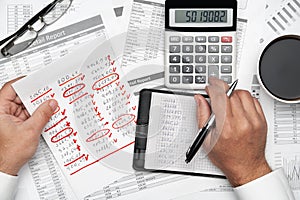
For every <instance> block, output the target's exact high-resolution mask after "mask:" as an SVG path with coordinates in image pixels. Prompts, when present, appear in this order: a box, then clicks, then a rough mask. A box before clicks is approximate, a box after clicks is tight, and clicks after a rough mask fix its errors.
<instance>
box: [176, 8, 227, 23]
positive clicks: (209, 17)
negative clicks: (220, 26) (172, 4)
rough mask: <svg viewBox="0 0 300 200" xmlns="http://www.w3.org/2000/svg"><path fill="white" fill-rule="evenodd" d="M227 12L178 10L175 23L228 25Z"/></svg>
mask: <svg viewBox="0 0 300 200" xmlns="http://www.w3.org/2000/svg"><path fill="white" fill-rule="evenodd" d="M227 16H228V14H227V10H176V11H175V23H227V21H228V20H227Z"/></svg>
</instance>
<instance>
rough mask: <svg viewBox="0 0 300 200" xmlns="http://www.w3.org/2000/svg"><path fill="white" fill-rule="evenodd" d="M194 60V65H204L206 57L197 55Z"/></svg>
mask: <svg viewBox="0 0 300 200" xmlns="http://www.w3.org/2000/svg"><path fill="white" fill-rule="evenodd" d="M195 59H196V63H206V56H202V55H197V56H196V57H195Z"/></svg>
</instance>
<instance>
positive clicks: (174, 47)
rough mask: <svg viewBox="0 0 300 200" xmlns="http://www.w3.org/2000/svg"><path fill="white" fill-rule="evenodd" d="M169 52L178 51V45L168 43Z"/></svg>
mask: <svg viewBox="0 0 300 200" xmlns="http://www.w3.org/2000/svg"><path fill="white" fill-rule="evenodd" d="M170 53H180V45H170Z"/></svg>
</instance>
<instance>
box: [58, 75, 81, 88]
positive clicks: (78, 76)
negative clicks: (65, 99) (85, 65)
mask: <svg viewBox="0 0 300 200" xmlns="http://www.w3.org/2000/svg"><path fill="white" fill-rule="evenodd" d="M81 75H82V73H80V74H78V75H77V76H75V77H73V78H71V79H69V80H67V81H66V82H64V83H61V84H59V86H63V85H65V84H67V83H69V82H70V81H72V80H74V79H76V78H78V77H80V76H81Z"/></svg>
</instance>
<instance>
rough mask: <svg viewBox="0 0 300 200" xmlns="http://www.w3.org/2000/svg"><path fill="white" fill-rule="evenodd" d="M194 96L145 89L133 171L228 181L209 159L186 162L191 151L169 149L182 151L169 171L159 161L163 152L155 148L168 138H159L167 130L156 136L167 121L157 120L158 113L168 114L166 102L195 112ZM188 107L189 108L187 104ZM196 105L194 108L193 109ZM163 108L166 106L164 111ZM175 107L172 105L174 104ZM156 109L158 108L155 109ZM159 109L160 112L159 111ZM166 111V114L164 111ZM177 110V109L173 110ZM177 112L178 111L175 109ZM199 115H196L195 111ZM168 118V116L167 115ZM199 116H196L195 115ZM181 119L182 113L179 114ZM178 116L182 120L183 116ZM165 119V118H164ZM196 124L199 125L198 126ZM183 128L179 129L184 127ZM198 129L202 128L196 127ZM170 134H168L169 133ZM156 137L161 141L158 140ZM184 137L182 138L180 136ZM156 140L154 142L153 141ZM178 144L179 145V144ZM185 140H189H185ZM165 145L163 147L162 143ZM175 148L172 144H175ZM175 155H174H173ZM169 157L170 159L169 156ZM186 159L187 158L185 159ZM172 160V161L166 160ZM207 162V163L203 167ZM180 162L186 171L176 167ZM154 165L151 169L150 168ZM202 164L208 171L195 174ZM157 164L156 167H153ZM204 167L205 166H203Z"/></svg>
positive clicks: (141, 93)
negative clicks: (198, 166)
mask: <svg viewBox="0 0 300 200" xmlns="http://www.w3.org/2000/svg"><path fill="white" fill-rule="evenodd" d="M194 95H195V94H194V93H184V92H174V91H165V90H156V89H143V90H141V91H140V99H139V108H138V117H137V125H136V133H135V145H134V155H133V168H134V169H135V170H137V171H148V172H160V173H175V174H185V175H194V176H206V177H215V178H225V176H224V174H223V173H222V172H221V171H220V170H219V169H218V168H216V167H215V166H214V165H213V164H212V163H211V162H210V161H209V159H208V158H207V157H206V158H201V159H200V160H199V159H198V160H197V159H195V160H196V161H195V163H193V161H192V164H191V165H190V164H186V163H185V162H184V160H185V152H186V150H187V148H185V147H180V148H179V149H180V151H179V150H178V149H176V148H173V147H172V148H169V147H166V149H169V150H170V149H174V150H175V151H179V152H180V153H179V155H178V157H177V158H175V162H174V163H173V161H170V163H166V165H165V167H162V166H160V163H159V161H160V160H162V159H160V158H158V157H160V156H161V154H160V152H159V151H160V149H159V148H158V149H155V148H156V147H155V146H159V144H158V143H160V142H159V139H162V138H164V139H165V137H164V136H159V135H160V134H164V132H163V131H164V130H162V131H158V132H157V135H156V133H155V134H153V128H154V129H155V127H156V126H157V127H159V126H161V125H162V124H163V123H162V122H167V121H164V119H163V118H162V119H158V118H157V117H156V116H155V117H153V116H152V115H156V114H157V113H158V112H160V113H163V112H164V111H167V110H166V109H164V108H163V106H165V105H168V104H164V102H167V103H168V102H169V101H170V102H172V103H173V104H174V105H175V104H178V102H180V105H181V104H182V106H185V107H178V108H179V109H177V110H179V111H180V110H184V108H186V106H187V107H191V109H193V108H195V106H196V102H195V101H194ZM203 96H204V97H205V98H208V96H207V95H203ZM160 101H161V102H163V104H159V106H158V108H157V103H160ZM185 103H186V104H187V105H186V104H185ZM193 104H194V105H193ZM160 105H163V106H162V107H161V106H160ZM170 105H172V104H170ZM155 107H156V108H155ZM155 109H157V110H155ZM162 110H163V111H162ZM173 110H174V109H173ZM175 110H176V109H175ZM184 112H185V113H182V115H183V116H184V115H186V114H187V113H188V112H187V111H184ZM195 112H196V111H195ZM163 114H164V113H163ZM194 114H195V113H194ZM179 115H180V113H179ZM179 115H178V116H179ZM162 116H164V115H162ZM193 117H196V114H195V116H193ZM153 118H156V119H155V120H158V121H162V122H159V124H160V125H159V124H158V123H157V122H155V120H153ZM195 123H196V122H195ZM180 126H181V125H179V127H180ZM196 127H197V129H198V126H196ZM165 133H167V132H165ZM196 133H197V131H195V132H194V133H191V134H190V138H191V139H190V140H191V141H190V142H189V141H188V140H187V141H186V143H188V144H191V142H192V140H193V138H194V137H195V135H196ZM155 137H157V138H156V139H155ZM179 137H180V136H179ZM152 140H154V141H152ZM175 140H176V141H175ZM175 140H174V143H176V142H177V143H180V140H178V141H177V139H175ZM183 140H185V139H184V138H183ZM160 144H161V143H160ZM171 144H172V142H171ZM153 149H154V150H157V151H158V153H157V152H156V153H155V152H154V153H153V152H152V150H153ZM172 155H174V152H173V153H172ZM166 156H168V155H166ZM183 156H184V157H183ZM156 160H157V161H158V163H159V164H158V165H157V166H156ZM166 160H168V158H166ZM181 160H182V162H184V163H185V164H186V165H187V166H184V165H183V164H182V163H181ZM202 161H203V163H202ZM177 162H178V163H179V164H180V166H181V165H182V167H178V166H177V167H172V163H173V164H174V165H173V166H175V164H177ZM148 163H150V165H149V164H148ZM198 163H202V164H203V165H205V166H204V168H205V167H206V166H207V169H205V170H195V169H194V168H193V166H192V165H195V166H197V164H198ZM152 164H153V165H152ZM200 165H201V164H200Z"/></svg>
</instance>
